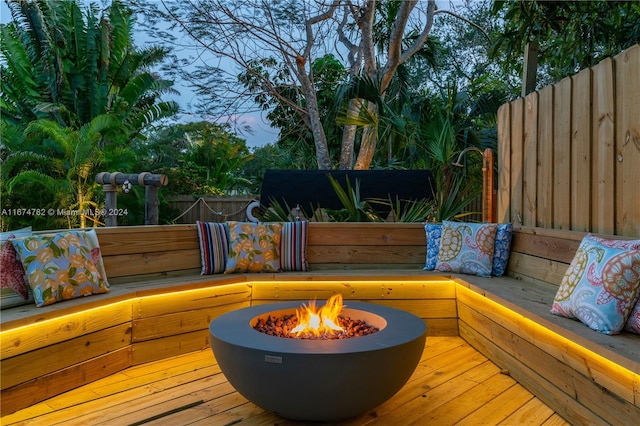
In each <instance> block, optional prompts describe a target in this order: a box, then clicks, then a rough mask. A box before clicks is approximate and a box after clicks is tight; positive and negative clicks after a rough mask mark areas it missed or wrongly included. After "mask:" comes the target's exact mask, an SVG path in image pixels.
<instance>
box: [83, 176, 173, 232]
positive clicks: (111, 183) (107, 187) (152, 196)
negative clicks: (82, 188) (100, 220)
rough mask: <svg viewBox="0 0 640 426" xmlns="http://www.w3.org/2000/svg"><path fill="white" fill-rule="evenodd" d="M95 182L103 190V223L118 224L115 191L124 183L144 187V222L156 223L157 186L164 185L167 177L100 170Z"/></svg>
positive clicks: (166, 182) (167, 181)
mask: <svg viewBox="0 0 640 426" xmlns="http://www.w3.org/2000/svg"><path fill="white" fill-rule="evenodd" d="M96 183H99V184H101V185H102V189H103V190H104V192H105V215H104V216H105V225H106V226H118V209H117V199H116V191H117V189H118V186H119V185H123V184H125V183H127V184H130V185H140V186H144V187H145V200H144V204H145V212H144V224H145V225H157V224H158V217H159V214H158V205H159V203H158V187H159V186H166V185H167V184H168V183H169V178H167V176H165V175H159V174H153V173H149V172H142V173H119V172H115V173H108V172H102V173H98V174H97V175H96Z"/></svg>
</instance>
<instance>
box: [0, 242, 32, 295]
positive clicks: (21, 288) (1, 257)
mask: <svg viewBox="0 0 640 426" xmlns="http://www.w3.org/2000/svg"><path fill="white" fill-rule="evenodd" d="M9 238H13V235H10V236H9ZM5 287H7V288H10V289H11V290H13V291H14V292H15V293H16V294H18V295H19V296H20V297H22V298H23V299H24V300H29V291H28V290H27V283H26V282H25V281H24V268H23V267H22V263H21V262H20V260H19V259H18V257H17V255H16V249H15V248H14V247H13V244H11V242H6V243H5V244H4V245H3V246H2V249H0V288H5Z"/></svg>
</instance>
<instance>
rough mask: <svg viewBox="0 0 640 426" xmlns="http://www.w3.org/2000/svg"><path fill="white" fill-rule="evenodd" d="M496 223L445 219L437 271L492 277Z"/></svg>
mask: <svg viewBox="0 0 640 426" xmlns="http://www.w3.org/2000/svg"><path fill="white" fill-rule="evenodd" d="M497 228H498V224H496V223H482V224H480V223H463V222H449V221H443V222H442V237H441V239H440V248H439V250H438V261H437V263H436V268H435V270H436V271H443V272H460V273H463V274H470V275H478V276H481V277H490V276H491V270H492V268H493V249H494V244H495V238H496V230H497Z"/></svg>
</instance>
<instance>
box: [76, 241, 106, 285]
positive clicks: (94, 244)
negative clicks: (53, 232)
mask: <svg viewBox="0 0 640 426" xmlns="http://www.w3.org/2000/svg"><path fill="white" fill-rule="evenodd" d="M69 232H70V233H71V234H76V235H78V237H80V236H81V235H82V234H84V236H85V241H86V243H87V245H88V246H89V248H90V249H91V260H93V264H94V265H95V266H96V271H93V270H92V272H98V274H99V276H100V278H101V279H103V280H104V282H105V284H106V286H107V287H109V282H108V280H107V271H106V269H105V268H104V261H103V260H102V250H101V249H100V242H99V241H98V234H96V230H95V229H90V230H88V231H79V230H74V231H69ZM87 266H88V267H91V264H88V265H87Z"/></svg>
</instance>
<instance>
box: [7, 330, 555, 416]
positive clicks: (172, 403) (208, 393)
mask: <svg viewBox="0 0 640 426" xmlns="http://www.w3.org/2000/svg"><path fill="white" fill-rule="evenodd" d="M514 421H518V422H524V421H528V422H529V423H528V424H536V425H542V424H547V425H549V426H553V425H566V424H567V423H566V422H564V420H562V418H560V417H559V416H557V415H555V414H554V413H553V411H552V410H550V409H549V408H548V407H546V406H545V405H544V404H542V403H541V402H540V401H539V400H537V399H536V398H535V397H533V395H531V394H530V393H528V392H527V391H526V390H524V388H522V386H520V385H519V384H517V383H516V382H515V381H514V380H513V379H512V378H511V377H510V376H508V375H505V374H501V372H500V370H499V368H498V367H497V366H496V365H495V364H493V363H492V362H491V361H489V360H488V359H487V358H486V357H485V356H483V355H482V354H480V353H479V352H477V351H476V350H475V349H473V348H472V347H471V346H470V345H469V344H468V343H466V342H465V341H464V340H463V339H461V338H459V337H439V336H438V337H435V336H434V337H429V338H427V343H426V346H425V351H424V352H423V354H422V358H421V360H420V363H419V365H418V367H417V368H416V371H415V372H414V374H413V375H412V376H411V378H410V379H409V381H408V382H407V384H406V385H405V386H404V387H403V388H402V389H401V390H400V391H399V392H398V393H397V394H396V395H394V396H393V397H392V398H391V399H390V400H389V401H387V402H385V403H383V404H382V405H380V406H379V407H377V408H375V409H374V410H372V411H371V412H368V413H364V414H363V415H361V416H358V417H356V418H354V419H350V420H348V421H344V422H341V423H340V424H341V425H342V426H359V425H369V424H371V425H373V424H382V425H386V424H390V425H391V424H394V425H395V424H410V423H411V422H415V423H416V424H424V423H425V422H429V423H431V422H433V423H432V424H439V425H449V424H455V423H456V422H459V423H460V424H480V423H482V424H498V423H500V422H503V424H510V422H511V424H513V422H514ZM143 422H144V424H148V425H168V424H180V425H187V424H190V425H227V424H240V425H251V426H254V425H273V424H278V425H281V426H284V425H300V424H302V423H299V422H292V421H288V420H286V419H282V418H281V417H278V416H277V415H275V414H273V413H269V412H265V411H264V410H262V409H261V408H259V407H257V406H256V405H254V404H252V403H250V402H248V401H247V400H246V399H245V398H244V397H242V396H241V395H240V394H238V393H237V392H236V391H235V390H234V389H233V388H232V387H231V385H230V384H229V383H228V382H227V381H226V379H225V377H224V375H223V374H222V373H221V372H220V369H219V367H218V365H217V363H216V361H215V358H214V357H213V354H212V352H211V349H210V348H207V349H204V350H202V351H198V352H192V353H189V354H185V355H181V356H176V357H173V358H170V359H163V360H160V361H156V362H150V363H146V364H141V365H138V366H135V367H131V368H128V369H126V370H123V371H121V372H118V373H116V374H113V375H111V376H109V377H105V378H103V379H100V380H97V381H95V382H93V383H90V384H88V385H85V386H82V387H79V388H77V389H75V390H72V391H69V392H66V393H64V394H62V395H59V396H56V397H54V398H51V399H49V400H47V401H44V402H42V403H39V404H35V405H34V406H32V407H29V408H27V409H24V410H21V411H18V412H16V413H13V414H11V415H8V416H4V417H2V418H1V419H0V424H3V425H15V424H21V425H35V424H46V425H56V424H64V425H65V426H67V425H99V424H109V425H131V424H136V423H143ZM316 425H322V423H316Z"/></svg>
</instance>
